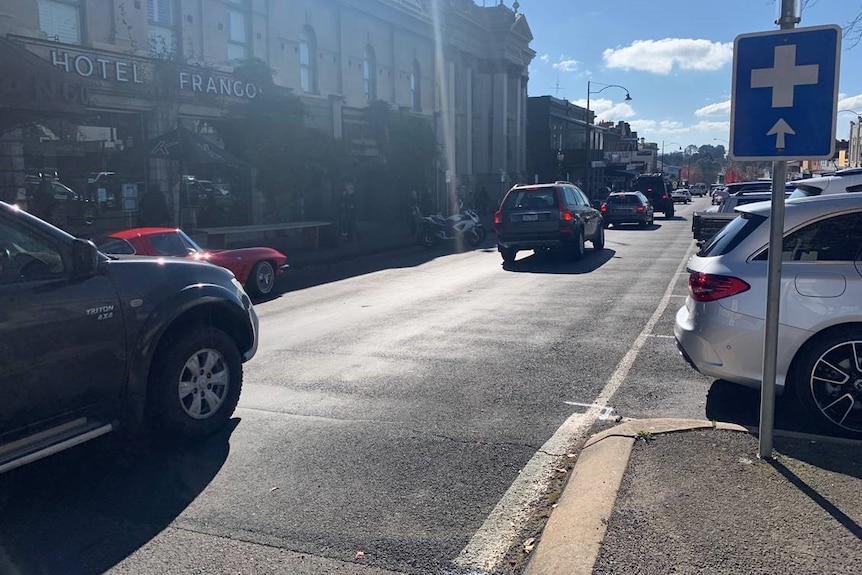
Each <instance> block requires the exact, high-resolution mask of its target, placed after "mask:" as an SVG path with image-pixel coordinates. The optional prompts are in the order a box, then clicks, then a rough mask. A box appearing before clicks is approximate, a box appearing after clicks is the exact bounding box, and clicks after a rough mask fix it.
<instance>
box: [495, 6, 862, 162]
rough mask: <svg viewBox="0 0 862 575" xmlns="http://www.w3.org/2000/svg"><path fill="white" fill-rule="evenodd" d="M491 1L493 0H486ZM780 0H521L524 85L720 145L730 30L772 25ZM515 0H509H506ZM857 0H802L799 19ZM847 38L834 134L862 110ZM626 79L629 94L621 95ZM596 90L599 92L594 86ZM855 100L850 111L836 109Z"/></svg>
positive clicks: (534, 92)
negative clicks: (529, 56)
mask: <svg viewBox="0 0 862 575" xmlns="http://www.w3.org/2000/svg"><path fill="white" fill-rule="evenodd" d="M487 2H488V3H489V5H490V0H487ZM478 3H479V4H481V3H482V0H478ZM776 3H778V4H780V0H610V1H609V0H604V1H603V0H519V4H520V6H519V9H518V11H519V12H520V13H522V14H524V16H525V17H526V19H527V23H528V24H529V25H530V29H531V30H532V32H533V37H534V38H533V41H532V43H531V44H530V47H531V48H532V49H533V50H535V51H536V57H535V59H534V60H533V62H532V63H531V64H530V80H529V84H528V94H529V95H530V96H546V95H550V96H556V97H558V98H561V99H567V100H569V101H571V102H572V103H574V104H577V105H579V106H585V105H586V98H587V82H588V81H589V82H591V85H590V92H592V93H591V94H590V110H594V111H595V112H596V119H597V120H607V121H613V122H617V121H619V120H623V121H626V122H628V123H629V124H630V125H631V127H632V129H633V130H636V131H637V132H638V136H639V137H642V138H645V139H646V141H647V142H656V143H658V144H659V146H661V145H662V143H663V144H664V146H665V151H666V152H667V153H670V152H671V151H674V150H678V149H679V148H685V147H686V146H689V145H696V146H701V145H704V144H710V145H719V144H722V145H724V146H725V147H727V145H728V143H727V141H728V140H729V138H730V135H729V133H730V92H731V83H732V73H733V40H734V38H735V37H736V36H738V35H740V34H748V33H752V32H765V31H772V30H776V29H778V26H777V25H775V23H774V22H775V19H776V16H777V8H776ZM505 4H506V5H507V6H509V7H511V6H512V0H505ZM859 14H862V0H804V1H803V9H802V20H801V22H800V23H799V24H798V27H807V26H822V25H826V24H837V25H839V26H842V27H844V26H846V25H847V24H848V23H849V22H850V21H851V20H853V19H854V18H855V17H857V16H858V15H859ZM852 44H853V40H852V38H849V37H847V38H844V39H843V42H842V48H841V54H840V58H841V64H840V72H839V90H838V91H839V96H838V110H839V113H838V121H837V129H836V137H837V138H838V139H847V138H848V137H849V133H850V121H851V120H853V121H855V120H856V116H857V114H856V113H855V112H859V113H860V114H862V73H860V70H862V43H860V44H859V45H858V46H856V47H852ZM603 84H617V85H621V86H623V87H624V88H625V89H627V90H628V91H629V93H630V94H631V97H632V100H631V101H630V102H625V101H624V99H625V95H626V92H625V90H623V89H620V88H615V87H610V88H607V89H602V88H603V86H602V85H603ZM599 90H601V92H600V93H596V92H598V91H599ZM840 110H853V111H854V113H850V112H840Z"/></svg>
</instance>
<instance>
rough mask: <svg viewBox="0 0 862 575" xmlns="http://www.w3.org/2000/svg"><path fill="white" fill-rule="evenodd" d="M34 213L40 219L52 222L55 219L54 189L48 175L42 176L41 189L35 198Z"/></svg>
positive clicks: (37, 191)
mask: <svg viewBox="0 0 862 575" xmlns="http://www.w3.org/2000/svg"><path fill="white" fill-rule="evenodd" d="M33 207H34V213H35V214H36V216H38V217H39V218H41V219H43V220H45V221H46V222H50V221H51V220H52V219H53V218H54V189H53V188H52V187H51V182H50V180H49V179H48V176H47V175H44V174H43V175H42V178H41V179H40V180H39V187H37V188H36V193H35V196H34V198H33Z"/></svg>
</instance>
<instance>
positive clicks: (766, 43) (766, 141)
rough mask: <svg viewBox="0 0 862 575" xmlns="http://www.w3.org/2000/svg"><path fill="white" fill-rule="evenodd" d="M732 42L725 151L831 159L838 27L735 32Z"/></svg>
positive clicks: (741, 156)
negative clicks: (731, 74)
mask: <svg viewBox="0 0 862 575" xmlns="http://www.w3.org/2000/svg"><path fill="white" fill-rule="evenodd" d="M733 48H734V49H733V90H732V92H731V108H730V150H729V154H730V156H731V157H732V158H733V159H735V160H752V161H768V160H782V159H785V160H790V159H811V160H818V159H819V160H826V159H831V158H832V156H833V154H834V153H835V116H836V111H837V110H836V108H837V105H838V66H839V62H840V50H841V28H840V27H839V26H835V25H830V26H813V27H809V28H791V29H787V30H775V31H770V32H758V33H754V34H742V35H740V36H737V37H736V39H735V40H734V42H733Z"/></svg>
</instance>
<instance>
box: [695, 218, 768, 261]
mask: <svg viewBox="0 0 862 575" xmlns="http://www.w3.org/2000/svg"><path fill="white" fill-rule="evenodd" d="M766 219H767V218H766V217H765V216H759V215H756V214H750V213H742V214H739V215H738V216H737V217H736V218H734V219H733V220H731V221H730V223H729V224H727V225H726V226H724V227H723V228H722V229H721V231H719V232H718V233H717V234H715V235H714V236H712V238H711V239H710V240H708V241H707V242H706V243H705V244H704V246H703V247H702V248H701V250H700V252H698V254H697V255H699V256H702V257H710V256H721V255H724V254H726V253H729V252H730V251H731V250H733V248H735V247H736V246H738V245H739V243H740V242H741V241H742V240H744V239H745V238H747V237H748V235H749V234H751V232H753V231H754V230H756V229H757V227H758V226H759V225H760V224H762V223H763V222H765V221H766Z"/></svg>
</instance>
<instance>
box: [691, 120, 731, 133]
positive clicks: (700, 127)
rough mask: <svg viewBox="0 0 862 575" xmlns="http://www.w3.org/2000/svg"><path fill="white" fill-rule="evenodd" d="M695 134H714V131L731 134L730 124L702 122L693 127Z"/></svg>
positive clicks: (726, 122)
mask: <svg viewBox="0 0 862 575" xmlns="http://www.w3.org/2000/svg"><path fill="white" fill-rule="evenodd" d="M691 129H692V131H694V132H712V131H720V132H730V122H729V121H725V122H715V121H708V120H702V121H700V122H698V123H697V124H695V125H693V126H692V127H691Z"/></svg>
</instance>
